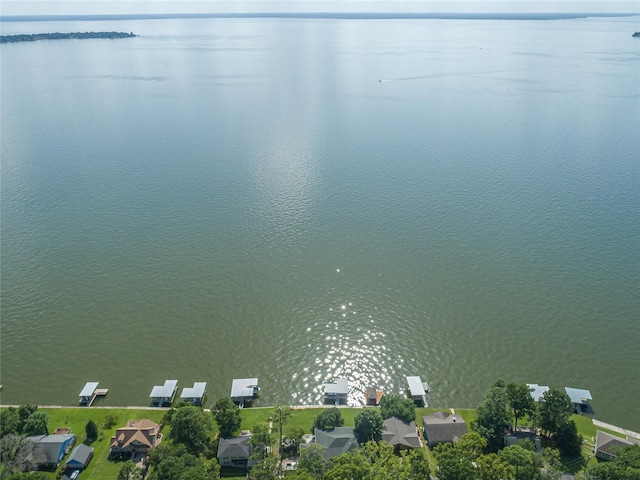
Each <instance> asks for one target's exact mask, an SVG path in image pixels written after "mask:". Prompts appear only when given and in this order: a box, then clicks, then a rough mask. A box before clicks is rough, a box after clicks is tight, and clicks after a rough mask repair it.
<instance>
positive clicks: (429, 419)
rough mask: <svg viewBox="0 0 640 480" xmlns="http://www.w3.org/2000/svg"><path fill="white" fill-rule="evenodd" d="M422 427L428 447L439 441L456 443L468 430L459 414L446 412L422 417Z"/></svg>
mask: <svg viewBox="0 0 640 480" xmlns="http://www.w3.org/2000/svg"><path fill="white" fill-rule="evenodd" d="M422 427H423V428H424V438H425V440H426V441H427V444H428V445H429V446H430V447H433V446H434V445H437V444H439V443H446V442H452V443H456V442H457V441H458V440H460V437H461V436H462V435H464V434H465V433H467V431H468V430H467V424H466V423H465V421H464V419H463V418H462V417H461V416H460V415H457V414H455V413H447V412H436V413H434V414H433V415H428V416H424V417H422Z"/></svg>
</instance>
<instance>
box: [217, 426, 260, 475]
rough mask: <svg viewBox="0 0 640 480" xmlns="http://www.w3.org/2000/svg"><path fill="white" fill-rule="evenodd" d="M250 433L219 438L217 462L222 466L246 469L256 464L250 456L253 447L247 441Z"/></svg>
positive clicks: (249, 438)
mask: <svg viewBox="0 0 640 480" xmlns="http://www.w3.org/2000/svg"><path fill="white" fill-rule="evenodd" d="M249 440H251V435H250V434H249V435H246V434H245V435H239V436H237V437H229V438H221V439H220V443H219V445H218V453H217V457H218V463H219V464H220V466H221V467H223V468H225V467H226V468H237V469H243V470H247V469H249V468H251V467H253V466H254V465H255V464H256V460H255V459H252V458H251V455H252V454H253V448H252V446H251V444H250V443H249Z"/></svg>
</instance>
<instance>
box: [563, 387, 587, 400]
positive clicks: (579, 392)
mask: <svg viewBox="0 0 640 480" xmlns="http://www.w3.org/2000/svg"><path fill="white" fill-rule="evenodd" d="M564 390H565V391H566V392H567V395H569V398H570V399H571V401H572V402H573V403H587V402H589V400H593V397H592V396H591V392H590V391H589V390H584V389H582V388H572V387H564Z"/></svg>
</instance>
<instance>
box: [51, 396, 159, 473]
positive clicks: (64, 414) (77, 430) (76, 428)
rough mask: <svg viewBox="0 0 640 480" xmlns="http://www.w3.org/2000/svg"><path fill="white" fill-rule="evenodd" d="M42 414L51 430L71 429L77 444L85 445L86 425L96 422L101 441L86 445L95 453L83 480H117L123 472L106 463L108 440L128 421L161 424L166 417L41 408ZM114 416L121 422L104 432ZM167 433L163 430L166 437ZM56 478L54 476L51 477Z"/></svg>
mask: <svg viewBox="0 0 640 480" xmlns="http://www.w3.org/2000/svg"><path fill="white" fill-rule="evenodd" d="M38 410H39V411H43V412H46V413H47V415H49V430H50V431H52V432H53V431H54V430H55V429H56V428H58V427H70V428H71V433H73V434H74V435H75V436H76V444H78V443H84V442H85V441H86V434H85V425H86V424H87V422H88V421H89V420H93V421H94V422H95V423H96V424H98V427H99V431H100V433H99V436H98V439H97V440H95V441H94V442H92V443H87V444H88V445H90V446H91V447H92V448H93V449H94V450H93V459H92V460H91V463H89V467H88V468H87V469H86V471H85V472H83V474H82V478H83V479H84V480H91V479H94V480H101V479H105V480H109V479H115V478H116V477H117V476H118V470H120V465H121V464H120V463H118V462H112V461H110V460H108V459H107V457H108V455H109V440H110V438H111V436H112V435H115V432H116V429H117V428H118V427H121V426H123V425H124V424H125V422H126V421H127V420H133V419H141V418H147V419H149V420H153V421H154V422H160V421H161V420H162V416H163V415H164V414H165V411H164V410H133V409H131V410H130V409H119V408H113V409H93V408H39V409H38ZM109 414H111V415H115V416H116V417H117V418H118V421H117V422H116V425H115V426H113V427H112V428H110V429H108V430H106V429H105V428H104V424H105V417H106V416H107V415H109ZM167 431H168V429H166V428H165V429H163V434H166V433H167ZM51 478H55V474H53V473H52V474H51Z"/></svg>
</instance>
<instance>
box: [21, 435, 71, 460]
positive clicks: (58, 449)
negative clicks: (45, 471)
mask: <svg viewBox="0 0 640 480" xmlns="http://www.w3.org/2000/svg"><path fill="white" fill-rule="evenodd" d="M26 440H28V441H29V442H32V443H34V446H33V450H32V451H31V453H30V454H29V459H30V460H31V461H33V463H35V464H36V465H37V466H38V468H55V467H57V466H58V464H59V463H60V462H61V461H62V459H63V458H64V456H65V455H66V454H67V453H69V450H70V449H71V447H72V446H73V444H74V443H75V441H76V437H75V436H74V435H72V434H70V433H65V434H62V435H34V436H32V437H27V438H26Z"/></svg>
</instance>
